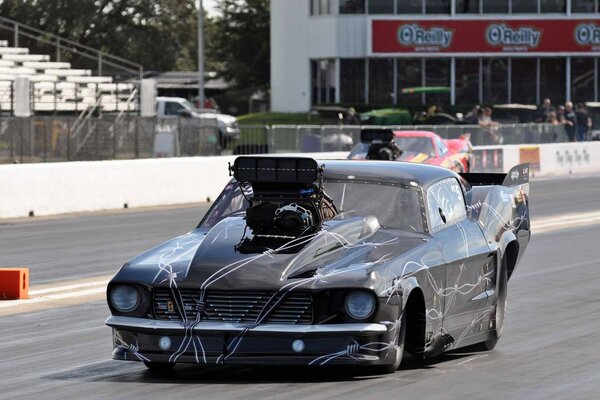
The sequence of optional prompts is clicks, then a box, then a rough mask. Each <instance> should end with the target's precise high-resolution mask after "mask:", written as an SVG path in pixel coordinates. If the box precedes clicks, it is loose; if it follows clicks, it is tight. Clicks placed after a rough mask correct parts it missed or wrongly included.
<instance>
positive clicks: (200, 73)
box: [198, 0, 204, 108]
mask: <svg viewBox="0 0 600 400" xmlns="http://www.w3.org/2000/svg"><path fill="white" fill-rule="evenodd" d="M198 101H199V102H200V108H204V9H203V7H202V0H198Z"/></svg>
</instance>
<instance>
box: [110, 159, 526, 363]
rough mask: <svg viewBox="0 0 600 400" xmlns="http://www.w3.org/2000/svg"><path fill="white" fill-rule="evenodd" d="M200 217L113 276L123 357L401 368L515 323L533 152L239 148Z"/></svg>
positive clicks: (117, 355) (493, 336) (491, 339)
mask: <svg viewBox="0 0 600 400" xmlns="http://www.w3.org/2000/svg"><path fill="white" fill-rule="evenodd" d="M230 172H231V174H232V175H233V178H232V180H231V181H230V183H229V184H227V186H226V187H225V189H224V190H223V192H222V193H221V195H220V196H219V198H218V199H217V200H216V201H215V203H214V204H213V206H212V207H211V208H210V210H209V211H208V213H207V214H206V215H205V217H204V218H203V219H202V221H201V222H200V223H199V225H198V226H197V227H196V228H195V229H194V230H193V231H191V232H189V233H187V234H185V235H182V236H179V237H176V238H174V239H172V240H170V241H168V242H165V243H163V244H161V245H159V246H157V247H155V248H154V249H151V250H149V251H147V252H145V253H143V254H141V255H139V256H137V257H135V258H133V259H132V260H130V261H128V262H127V263H126V264H125V265H124V266H123V267H122V268H121V269H120V270H119V272H118V273H117V274H116V275H115V276H114V278H113V279H112V280H111V281H110V283H109V285H108V289H107V297H108V305H109V308H110V310H111V313H112V315H111V316H110V317H109V318H108V319H107V321H106V324H107V325H108V326H110V327H112V328H113V340H114V351H113V355H112V356H113V358H114V359H118V360H137V361H143V362H144V363H145V364H146V366H148V367H149V368H151V369H152V370H163V369H165V368H170V367H172V366H173V365H175V363H197V364H255V365H267V364H296V365H364V366H378V369H383V370H385V371H387V372H392V371H395V370H396V369H397V368H398V366H399V365H400V363H401V361H402V356H403V354H404V352H408V353H411V354H413V355H415V356H417V357H424V358H429V357H434V356H436V355H438V354H441V353H442V352H445V351H448V350H451V349H456V348H459V347H463V346H468V345H473V344H478V345H479V346H480V347H482V348H484V349H492V348H493V347H494V346H495V345H496V343H497V342H498V339H499V338H500V335H501V334H502V328H503V325H504V319H505V312H506V302H507V283H508V281H509V279H510V277H511V276H512V274H513V272H514V270H515V268H516V266H517V264H518V263H519V260H520V259H521V257H522V256H523V253H524V252H525V249H526V247H527V244H528V242H529V238H530V228H529V212H528V210H529V208H528V202H529V199H528V192H529V167H528V165H518V166H516V167H514V168H512V169H511V170H510V171H509V173H508V174H461V175H459V174H457V173H455V172H452V171H450V170H448V169H445V168H440V167H435V166H429V165H422V164H414V163H404V162H388V161H350V160H339V161H319V162H317V161H315V160H313V159H309V158H278V157H238V158H237V159H236V161H235V163H234V165H233V166H231V167H230Z"/></svg>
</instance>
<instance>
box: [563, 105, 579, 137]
mask: <svg viewBox="0 0 600 400" xmlns="http://www.w3.org/2000/svg"><path fill="white" fill-rule="evenodd" d="M564 124H565V130H566V131H567V136H568V137H569V142H575V141H576V140H577V138H576V136H575V135H576V134H577V115H575V112H574V111H573V103H572V102H570V101H567V102H566V103H565V117H564Z"/></svg>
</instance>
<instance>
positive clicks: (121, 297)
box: [110, 285, 140, 313]
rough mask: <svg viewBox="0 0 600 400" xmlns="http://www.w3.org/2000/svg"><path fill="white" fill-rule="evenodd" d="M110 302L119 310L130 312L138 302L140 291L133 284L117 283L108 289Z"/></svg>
mask: <svg viewBox="0 0 600 400" xmlns="http://www.w3.org/2000/svg"><path fill="white" fill-rule="evenodd" d="M110 304H112V305H113V307H114V308H116V309H117V311H119V312H123V313H128V312H131V311H133V310H135V308H136V307H137V306H138V305H139V304H140V292H139V291H138V290H137V289H136V288H135V287H133V286H129V285H117V286H115V287H113V288H112V290H111V291H110Z"/></svg>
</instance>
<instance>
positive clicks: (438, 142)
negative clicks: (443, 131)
mask: <svg viewBox="0 0 600 400" xmlns="http://www.w3.org/2000/svg"><path fill="white" fill-rule="evenodd" d="M435 144H436V146H437V148H438V151H439V152H440V157H443V156H445V155H446V153H448V148H447V147H446V144H445V143H444V141H443V140H441V139H440V138H437V137H436V138H435Z"/></svg>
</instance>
